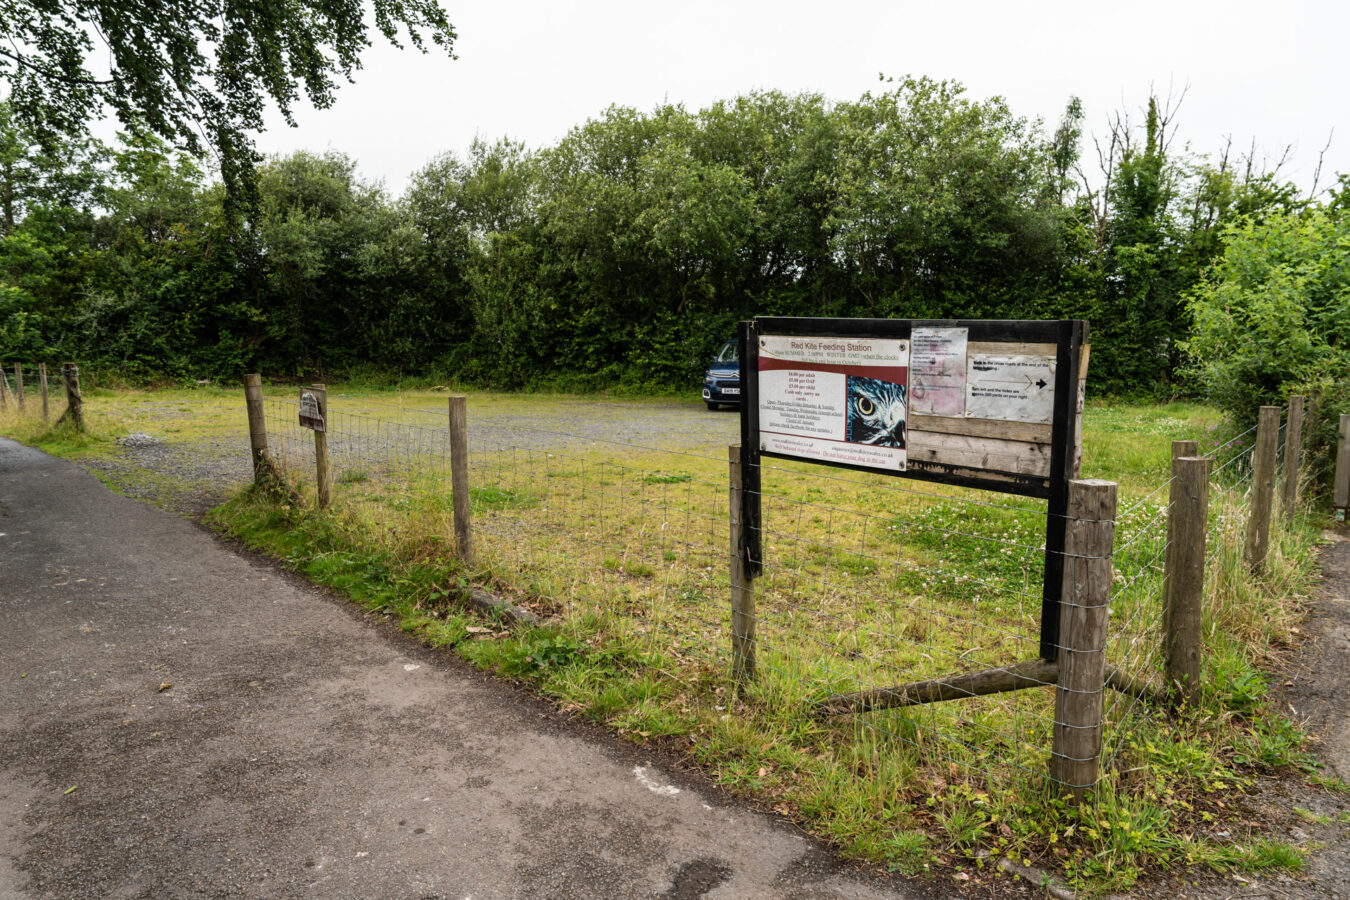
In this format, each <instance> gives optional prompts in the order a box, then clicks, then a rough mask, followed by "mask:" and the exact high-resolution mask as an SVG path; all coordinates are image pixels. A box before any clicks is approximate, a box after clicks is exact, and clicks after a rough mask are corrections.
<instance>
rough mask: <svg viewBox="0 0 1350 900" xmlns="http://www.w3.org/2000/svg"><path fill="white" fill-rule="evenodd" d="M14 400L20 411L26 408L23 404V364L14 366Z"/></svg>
mask: <svg viewBox="0 0 1350 900" xmlns="http://www.w3.org/2000/svg"><path fill="white" fill-rule="evenodd" d="M14 400H15V402H17V403H18V404H19V411H20V412H22V411H23V408H24V402H23V363H15V364H14Z"/></svg>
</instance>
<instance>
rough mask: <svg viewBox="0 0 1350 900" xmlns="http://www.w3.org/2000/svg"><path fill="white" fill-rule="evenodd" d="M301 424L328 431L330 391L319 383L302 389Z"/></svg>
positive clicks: (315, 429) (305, 426) (316, 429)
mask: <svg viewBox="0 0 1350 900" xmlns="http://www.w3.org/2000/svg"><path fill="white" fill-rule="evenodd" d="M300 425H301V426H302V427H304V428H310V429H313V430H314V431H322V432H324V433H327V432H328V392H327V391H326V390H324V389H323V388H322V387H320V386H319V385H313V386H312V387H307V388H301V389H300Z"/></svg>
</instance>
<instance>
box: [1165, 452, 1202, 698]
mask: <svg viewBox="0 0 1350 900" xmlns="http://www.w3.org/2000/svg"><path fill="white" fill-rule="evenodd" d="M1176 443H1178V444H1181V443H1189V444H1191V445H1192V446H1194V442H1192V441H1185V442H1183V441H1177V442H1176ZM1173 446H1175V444H1174V445H1173ZM1192 452H1194V451H1192ZM1208 515H1209V460H1208V459H1207V458H1205V457H1199V456H1180V457H1174V458H1173V459H1172V488H1171V497H1170V499H1169V501H1168V507H1167V557H1166V563H1165V568H1164V572H1163V636H1162V637H1163V682H1164V684H1165V685H1166V690H1167V694H1168V698H1169V700H1170V702H1171V703H1172V705H1173V707H1176V706H1180V705H1182V704H1186V705H1189V706H1194V705H1195V702H1196V700H1197V699H1198V698H1199V695H1200V672H1201V665H1200V662H1201V655H1202V652H1203V649H1204V647H1203V645H1204V639H1203V634H1204V633H1203V629H1202V627H1201V620H1202V617H1203V598H1204V590H1205V539H1206V536H1207V534H1208V532H1207V519H1208Z"/></svg>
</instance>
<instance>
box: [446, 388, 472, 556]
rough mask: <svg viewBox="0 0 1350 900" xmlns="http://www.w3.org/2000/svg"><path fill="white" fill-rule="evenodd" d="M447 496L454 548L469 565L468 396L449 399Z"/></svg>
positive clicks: (470, 548)
mask: <svg viewBox="0 0 1350 900" xmlns="http://www.w3.org/2000/svg"><path fill="white" fill-rule="evenodd" d="M450 497H451V501H452V502H453V504H454V518H455V547H456V548H457V549H458V551H459V558H460V561H461V562H463V563H464V565H466V566H471V565H473V520H472V519H471V518H470V513H469V506H470V504H469V500H470V497H469V405H468V398H466V397H464V396H462V395H455V396H452V397H451V398H450Z"/></svg>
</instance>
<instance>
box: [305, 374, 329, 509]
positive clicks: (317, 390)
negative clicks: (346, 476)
mask: <svg viewBox="0 0 1350 900" xmlns="http://www.w3.org/2000/svg"><path fill="white" fill-rule="evenodd" d="M310 392H311V393H313V394H314V399H316V400H318V401H319V417H320V418H322V419H323V422H324V427H323V428H322V429H319V428H316V429H314V480H315V491H314V494H315V500H316V501H317V505H318V507H319V509H327V508H328V501H329V500H331V499H332V492H333V479H332V476H331V474H330V473H329V469H328V431H327V428H328V388H326V387H324V386H323V385H322V384H315V385H311V386H310Z"/></svg>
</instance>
